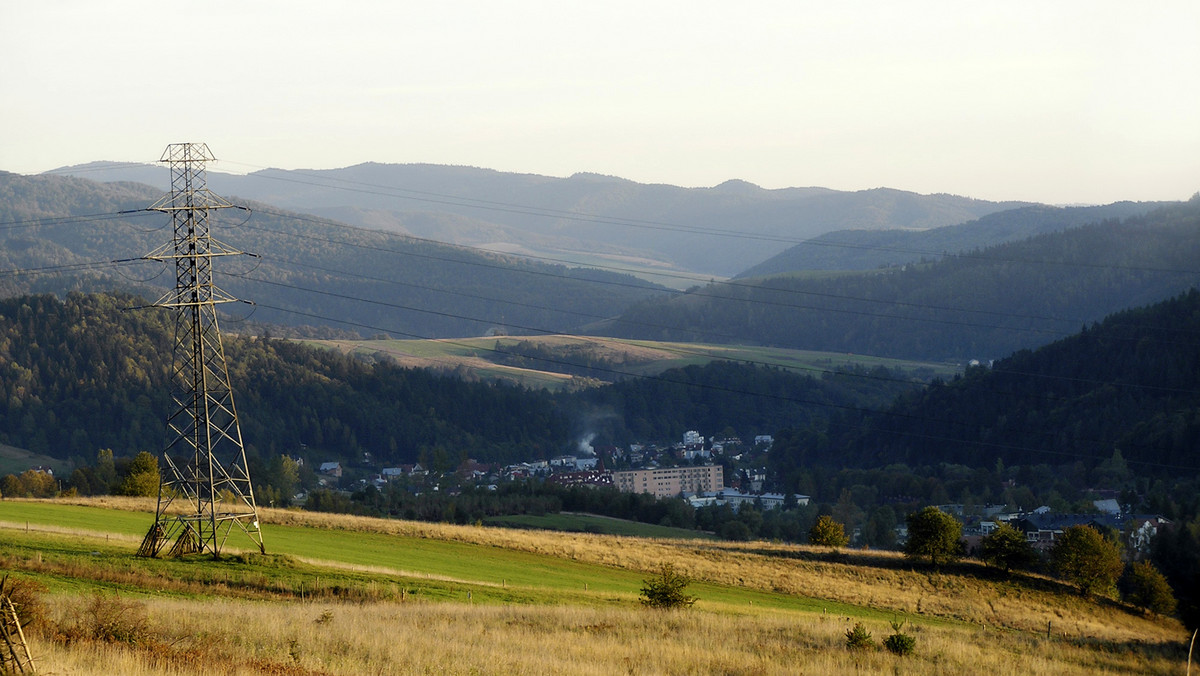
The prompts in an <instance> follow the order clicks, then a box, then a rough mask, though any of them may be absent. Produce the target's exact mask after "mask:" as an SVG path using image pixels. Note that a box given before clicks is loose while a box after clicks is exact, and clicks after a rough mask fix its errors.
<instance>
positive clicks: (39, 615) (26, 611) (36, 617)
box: [0, 575, 46, 629]
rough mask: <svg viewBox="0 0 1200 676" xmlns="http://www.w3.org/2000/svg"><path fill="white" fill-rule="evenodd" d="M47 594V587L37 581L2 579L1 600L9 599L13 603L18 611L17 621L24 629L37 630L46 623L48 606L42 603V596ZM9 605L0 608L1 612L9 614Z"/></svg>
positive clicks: (0, 582)
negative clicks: (36, 628)
mask: <svg viewBox="0 0 1200 676" xmlns="http://www.w3.org/2000/svg"><path fill="white" fill-rule="evenodd" d="M45 592H46V587H45V585H43V584H42V583H41V582H38V581H37V580H31V579H28V578H20V577H17V578H10V577H9V576H8V575H5V576H4V579H0V599H4V598H7V599H8V600H9V601H12V604H13V607H14V608H15V609H16V611H17V620H18V621H19V622H20V623H21V627H22V628H24V629H30V628H35V627H37V626H39V625H40V624H42V622H44V621H45V619H46V606H45V604H43V603H42V594H44V593H45ZM7 605H8V604H4V606H0V610H3V611H4V612H5V613H7V612H8V608H7ZM5 621H7V618H5Z"/></svg>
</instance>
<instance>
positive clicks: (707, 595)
mask: <svg viewBox="0 0 1200 676" xmlns="http://www.w3.org/2000/svg"><path fill="white" fill-rule="evenodd" d="M152 512H153V504H152V503H151V502H148V501H137V500H127V499H126V500H121V499H115V498H97V499H87V500H77V501H74V502H73V503H68V502H65V501H33V500H29V501H25V500H3V501H0V568H3V570H4V571H6V572H8V573H10V575H11V576H12V577H13V578H14V579H18V580H23V581H28V582H29V583H36V584H39V585H42V586H44V589H45V591H44V592H43V593H42V595H41V598H42V599H43V603H44V606H45V608H44V611H43V612H42V615H43V620H42V621H41V623H40V625H38V626H35V627H33V628H32V629H31V639H30V641H31V646H32V649H33V652H34V656H35V659H36V660H37V661H38V669H39V673H61V674H100V673H131V674H160V673H165V674H196V673H205V674H208V673H229V674H360V673H365V674H372V673H374V674H409V673H416V674H423V673H439V674H440V673H446V674H566V673H571V674H746V675H749V674H796V673H863V674H874V673H904V674H962V673H990V674H1060V673H1061V674H1095V673H1111V674H1117V673H1121V674H1126V673H1149V674H1155V673H1161V674H1169V673H1181V671H1182V669H1183V664H1184V661H1185V660H1186V653H1185V648H1186V646H1185V645H1184V641H1185V639H1186V637H1185V635H1184V631H1183V629H1182V627H1181V626H1180V625H1179V624H1178V623H1177V622H1175V621H1173V620H1168V619H1162V618H1151V617H1145V616H1143V615H1141V614H1140V613H1138V612H1136V611H1134V610H1132V609H1129V608H1126V607H1123V606H1120V605H1117V604H1115V603H1112V602H1109V601H1103V600H1094V599H1085V598H1081V597H1079V596H1078V595H1076V594H1074V593H1073V592H1071V591H1070V590H1068V589H1066V588H1064V587H1062V586H1061V585H1059V584H1058V583H1057V582H1055V581H1053V580H1048V579H1045V578H1040V577H1024V576H1017V577H1012V578H1007V577H1004V576H1001V575H999V574H996V573H993V572H992V571H988V570H985V569H982V568H980V567H978V566H974V565H973V564H963V565H961V566H956V567H953V568H946V569H942V570H933V569H928V568H925V567H922V566H916V565H913V564H910V563H909V562H907V561H905V560H904V559H903V558H902V557H899V556H896V555H892V554H888V553H878V552H874V553H872V552H859V551H843V552H838V553H835V552H830V551H827V550H823V549H819V548H810V547H801V546H790V545H778V544H771V543H762V542H759V543H725V542H714V541H704V540H675V539H653V538H641V537H622V536H614V535H597V534H589V533H558V532H539V531H527V530H513V529H501V528H489V527H478V526H476V527H471V526H450V525H441V524H425V523H415V522H404V521H389V520H379V519H369V518H363V517H350V516H340V515H325V514H309V513H303V512H295V511H284V510H263V512H262V517H263V522H264V540H265V543H266V546H267V550H268V554H267V555H265V556H264V555H260V554H258V553H257V552H255V553H253V554H247V553H244V552H241V551H238V549H239V543H237V542H236V539H235V540H231V542H230V545H229V546H228V547H227V549H226V555H225V556H223V557H222V559H221V560H219V561H214V560H212V559H211V557H204V556H194V557H188V558H185V559H176V560H171V559H143V558H138V557H136V556H135V555H134V552H135V551H136V549H137V546H138V543H139V542H140V540H141V537H142V535H143V534H144V532H145V530H146V529H147V528H148V527H149V524H150V521H151V520H152ZM247 543H248V541H247ZM663 563H670V564H672V565H673V566H674V567H675V568H676V569H677V570H679V571H681V572H684V573H685V574H687V575H688V576H689V577H691V578H692V579H693V580H694V582H693V583H692V584H691V586H689V588H688V592H689V593H691V594H693V595H695V596H696V597H697V598H698V601H697V602H696V604H695V605H694V606H693V607H691V608H689V609H685V610H676V611H660V610H652V609H648V608H644V607H642V606H641V604H640V603H639V600H638V597H639V590H640V588H641V586H642V584H643V580H645V579H646V578H647V577H648V576H649V575H650V574H651V573H652V572H653V571H655V570H657V569H658V568H659V566H660V565H661V564H663ZM105 618H108V619H109V620H111V621H112V622H114V623H115V625H116V626H125V625H128V626H125V629H126V630H125V631H118V632H107V633H106V632H104V631H98V630H96V627H97V626H99V625H102V624H103V623H102V622H101V620H102V619H105ZM114 618H115V619H114ZM901 620H903V621H904V622H905V625H904V631H905V632H907V633H908V634H910V635H912V636H913V637H914V638H915V640H916V651H915V653H914V654H912V655H909V656H903V657H902V656H897V655H893V654H891V653H889V652H887V651H885V650H882V649H878V648H876V649H874V650H868V651H852V650H849V649H848V648H847V647H846V645H845V643H846V641H845V632H846V631H847V630H848V629H849V628H850V627H851V626H852V625H853V624H854V623H856V622H862V623H863V624H864V625H865V626H866V627H867V629H868V630H869V631H871V632H872V634H873V637H874V640H875V641H876V642H882V640H883V638H884V637H886V636H887V635H888V634H890V633H892V631H893V630H892V628H891V626H890V623H891V622H899V621H901ZM121 623H125V624H124V625H122V624H121ZM113 634H115V635H113Z"/></svg>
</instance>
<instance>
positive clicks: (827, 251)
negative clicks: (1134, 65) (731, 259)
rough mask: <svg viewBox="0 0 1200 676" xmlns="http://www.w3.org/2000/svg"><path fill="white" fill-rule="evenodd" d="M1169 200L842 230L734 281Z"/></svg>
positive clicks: (1040, 229)
mask: <svg viewBox="0 0 1200 676" xmlns="http://www.w3.org/2000/svg"><path fill="white" fill-rule="evenodd" d="M1167 204H1170V203H1168V202H1115V203H1113V204H1107V205H1103V206H1093V207H1052V206H1047V205H1044V204H1039V205H1035V206H1029V207H1021V208H1018V209H1010V210H1008V211H999V212H996V213H993V214H988V215H987V216H984V217H983V218H980V219H977V220H973V221H969V222H967V223H960V224H958V225H947V226H943V227H940V228H931V229H929V230H920V231H914V230H840V231H838V232H830V233H826V234H824V235H820V236H818V237H814V238H812V239H810V240H808V241H807V242H804V243H802V244H797V245H796V246H794V247H792V248H790V249H788V250H786V251H784V252H783V253H780V254H778V255H776V256H774V257H772V258H770V259H767V260H766V261H763V262H762V263H759V264H758V265H755V266H753V267H751V268H750V269H748V270H745V271H743V272H742V273H741V274H739V275H738V278H749V277H765V276H769V275H778V274H787V273H790V272H796V271H800V270H873V269H876V268H883V267H888V266H894V265H905V264H908V263H913V262H919V261H933V260H937V259H939V258H941V257H942V256H944V255H946V254H956V253H960V252H964V251H971V250H973V249H981V248H984V247H989V246H995V245H997V244H1003V243H1005V242H1015V241H1017V240H1022V239H1025V238H1028V237H1033V236H1035V235H1044V234H1048V233H1052V232H1058V231H1060V230H1066V229H1068V228H1076V227H1079V226H1082V225H1088V224H1091V223H1099V222H1101V221H1105V220H1111V219H1116V220H1121V219H1125V218H1129V217H1130V216H1139V215H1141V214H1144V213H1146V212H1148V211H1151V210H1153V209H1156V208H1158V207H1162V206H1166V205H1167Z"/></svg>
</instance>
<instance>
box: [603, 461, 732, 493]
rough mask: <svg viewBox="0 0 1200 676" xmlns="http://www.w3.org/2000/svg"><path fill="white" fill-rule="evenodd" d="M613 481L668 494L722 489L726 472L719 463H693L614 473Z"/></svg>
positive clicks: (620, 486)
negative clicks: (699, 464) (695, 464)
mask: <svg viewBox="0 0 1200 676" xmlns="http://www.w3.org/2000/svg"><path fill="white" fill-rule="evenodd" d="M612 477H613V485H614V486H616V487H617V489H619V490H622V491H625V492H627V493H650V494H651V495H654V496H655V497H659V498H669V497H672V496H675V495H679V494H680V493H684V492H687V493H704V492H712V491H719V490H721V489H722V488H724V487H725V472H724V469H723V468H722V467H721V466H720V465H701V466H699V467H693V466H691V465H685V466H683V467H656V468H654V469H630V470H622V471H618V472H613V473H612Z"/></svg>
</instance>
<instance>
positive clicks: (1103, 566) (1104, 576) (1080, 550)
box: [1050, 525, 1124, 597]
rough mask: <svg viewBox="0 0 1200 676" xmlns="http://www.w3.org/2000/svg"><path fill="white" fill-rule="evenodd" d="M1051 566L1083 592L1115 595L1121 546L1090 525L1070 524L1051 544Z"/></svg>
mask: <svg viewBox="0 0 1200 676" xmlns="http://www.w3.org/2000/svg"><path fill="white" fill-rule="evenodd" d="M1050 568H1051V569H1052V570H1053V571H1054V572H1055V574H1057V575H1058V576H1059V577H1061V578H1062V579H1064V580H1066V581H1068V582H1070V583H1071V584H1074V585H1075V586H1076V587H1078V588H1079V591H1080V592H1082V593H1083V594H1084V595H1090V594H1101V595H1104V596H1109V597H1113V596H1115V591H1116V583H1117V578H1118V577H1119V576H1120V575H1121V570H1122V569H1123V568H1124V564H1122V563H1121V548H1120V545H1118V544H1117V543H1115V542H1111V541H1109V540H1106V539H1104V536H1103V535H1101V534H1100V531H1098V530H1096V529H1095V528H1092V527H1090V526H1082V525H1081V526H1070V527H1068V528H1066V529H1064V530H1063V534H1062V535H1060V536H1059V537H1058V538H1057V539H1055V540H1054V546H1053V547H1051V548H1050Z"/></svg>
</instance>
